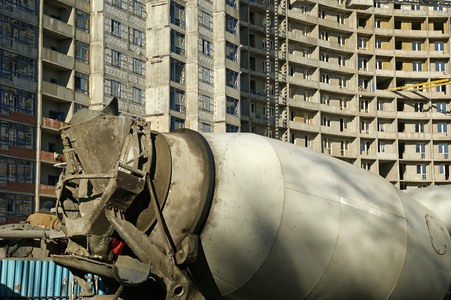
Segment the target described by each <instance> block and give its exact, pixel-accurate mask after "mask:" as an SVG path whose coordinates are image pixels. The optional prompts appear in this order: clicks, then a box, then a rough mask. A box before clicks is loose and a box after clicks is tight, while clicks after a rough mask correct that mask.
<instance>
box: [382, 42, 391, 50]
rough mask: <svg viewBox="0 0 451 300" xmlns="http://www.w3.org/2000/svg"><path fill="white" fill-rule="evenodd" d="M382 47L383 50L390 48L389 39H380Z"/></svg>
mask: <svg viewBox="0 0 451 300" xmlns="http://www.w3.org/2000/svg"><path fill="white" fill-rule="evenodd" d="M382 49H384V50H391V43H390V40H385V41H384V40H382Z"/></svg>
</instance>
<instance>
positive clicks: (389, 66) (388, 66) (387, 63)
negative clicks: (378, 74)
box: [382, 61, 393, 70]
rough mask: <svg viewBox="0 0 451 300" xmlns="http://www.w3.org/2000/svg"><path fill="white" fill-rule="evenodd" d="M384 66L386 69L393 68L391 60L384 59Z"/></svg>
mask: <svg viewBox="0 0 451 300" xmlns="http://www.w3.org/2000/svg"><path fill="white" fill-rule="evenodd" d="M382 68H383V69H384V70H393V68H392V65H391V62H390V61H383V62H382Z"/></svg>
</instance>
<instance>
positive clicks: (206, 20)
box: [201, 11, 211, 28]
mask: <svg viewBox="0 0 451 300" xmlns="http://www.w3.org/2000/svg"><path fill="white" fill-rule="evenodd" d="M201 15H202V20H201V24H202V25H203V26H205V27H207V28H210V18H211V17H210V15H209V14H207V13H206V12H204V11H202V12H201Z"/></svg>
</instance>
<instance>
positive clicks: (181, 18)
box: [169, 1, 185, 28]
mask: <svg viewBox="0 0 451 300" xmlns="http://www.w3.org/2000/svg"><path fill="white" fill-rule="evenodd" d="M169 13H170V17H169V21H170V22H171V23H172V24H174V25H176V26H179V27H181V28H185V7H184V6H182V5H180V4H178V3H177V2H174V1H171V7H170V12H169Z"/></svg>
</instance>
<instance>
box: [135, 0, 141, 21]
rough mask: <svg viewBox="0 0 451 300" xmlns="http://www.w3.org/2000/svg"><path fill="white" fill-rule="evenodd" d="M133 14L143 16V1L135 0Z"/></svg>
mask: <svg viewBox="0 0 451 300" xmlns="http://www.w3.org/2000/svg"><path fill="white" fill-rule="evenodd" d="M133 14H134V15H135V16H138V17H142V16H143V5H142V3H141V2H138V1H135V0H134V1H133Z"/></svg>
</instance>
